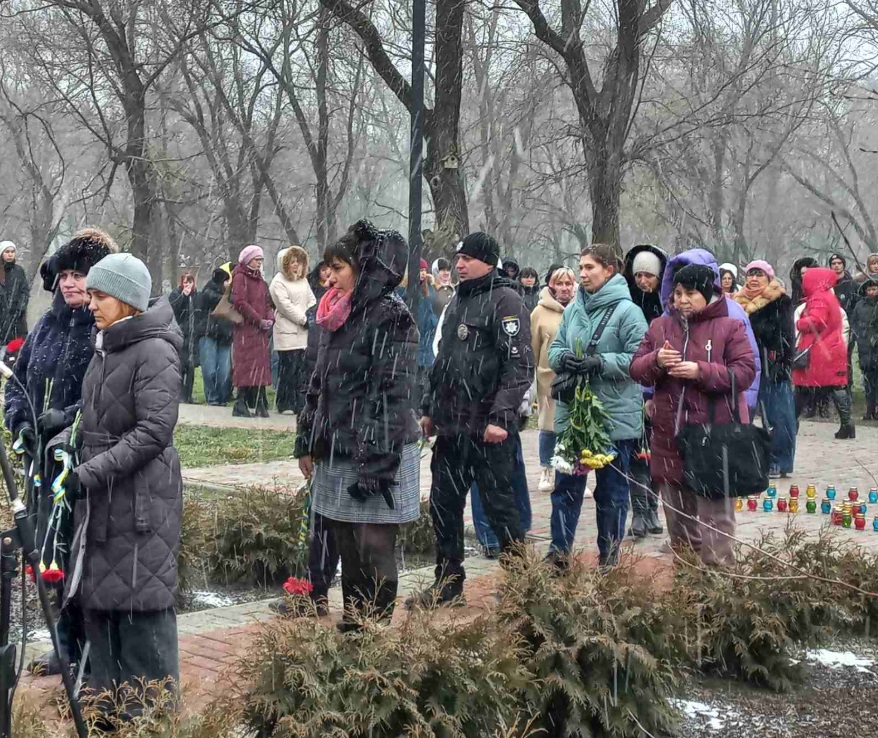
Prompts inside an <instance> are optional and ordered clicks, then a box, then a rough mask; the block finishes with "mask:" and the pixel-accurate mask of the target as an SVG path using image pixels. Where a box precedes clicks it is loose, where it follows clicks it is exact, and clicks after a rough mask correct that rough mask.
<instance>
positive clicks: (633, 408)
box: [549, 274, 648, 441]
mask: <svg viewBox="0 0 878 738" xmlns="http://www.w3.org/2000/svg"><path fill="white" fill-rule="evenodd" d="M613 305H615V306H616V309H615V310H614V311H613V316H612V317H611V318H610V322H609V323H608V324H607V326H606V328H604V332H603V334H602V335H601V337H600V340H599V341H598V344H597V347H596V348H595V351H594V353H595V355H597V356H600V357H601V359H602V360H603V368H602V370H601V372H600V373H599V374H598V375H595V376H592V377H591V380H590V384H591V389H592V391H593V392H594V393H595V395H597V397H598V399H599V400H600V401H601V402H602V403H603V405H604V408H605V409H606V411H607V413H608V414H609V416H610V420H609V423H608V426H607V432H608V433H609V436H610V439H611V440H613V441H621V440H624V439H626V438H640V437H641V435H642V434H643V397H642V395H641V387H640V385H639V384H637V382H635V381H634V380H633V379H631V374H630V373H629V371H628V368H629V367H630V366H631V359H632V357H633V356H634V352H635V351H637V349H638V348H639V346H640V342H641V341H642V340H643V336H644V335H645V334H646V329H647V327H648V326H647V323H646V318H644V317H643V311H642V310H641V309H640V308H639V307H637V305H635V304H634V303H633V302H632V301H631V293H630V292H629V290H628V283H627V282H626V281H625V278H624V277H623V276H622V275H621V274H614V275H613V276H612V277H611V278H610V279H609V280H608V281H607V282H606V283H605V284H604V285H603V287H601V288H600V289H599V290H598V291H597V292H595V293H589V292H586V291H585V290H584V289H582V288H581V287H580V288H579V289H578V290H577V292H576V297H575V298H574V300H573V302H572V303H570V305H568V306H567V309H566V310H565V311H564V317H563V318H562V319H561V327H560V328H559V329H558V334H557V335H556V336H555V340H554V341H553V342H552V345H551V346H550V347H549V364H550V365H551V367H552V369H554V370H555V371H556V372H557V371H559V370H560V368H561V366H560V365H561V357H562V356H563V355H564V354H565V353H567V352H568V351H573V352H575V351H576V345H577V342H581V346H582V351H583V352H584V351H585V350H586V348H587V347H588V343H589V341H591V337H592V334H593V333H594V332H595V330H596V329H597V327H598V323H600V322H601V318H602V317H603V316H604V313H605V312H606V311H607V309H609V308H610V307H611V306H613ZM568 416H569V411H568V408H567V405H566V404H565V403H563V402H559V403H558V404H557V405H556V407H555V432H556V433H560V432H561V431H563V430H564V429H565V428H566V427H567V422H568Z"/></svg>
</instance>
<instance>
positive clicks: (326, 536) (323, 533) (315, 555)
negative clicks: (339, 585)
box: [308, 513, 339, 602]
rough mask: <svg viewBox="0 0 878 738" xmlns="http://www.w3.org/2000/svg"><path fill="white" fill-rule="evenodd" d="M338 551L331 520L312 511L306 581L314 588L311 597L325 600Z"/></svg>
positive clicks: (337, 559) (335, 567)
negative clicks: (312, 519) (312, 521)
mask: <svg viewBox="0 0 878 738" xmlns="http://www.w3.org/2000/svg"><path fill="white" fill-rule="evenodd" d="M338 561H339V553H338V546H337V545H336V543H335V535H334V534H333V531H332V521H331V520H327V519H326V518H324V517H323V516H322V515H319V514H318V513H314V523H313V527H312V529H311V546H310V547H309V549H308V581H310V582H311V586H312V587H313V588H314V589H313V590H312V592H311V599H312V600H314V601H315V602H317V601H319V600H325V599H326V598H327V596H328V595H329V588H330V587H331V586H332V580H333V579H334V578H335V572H336V570H337V569H338Z"/></svg>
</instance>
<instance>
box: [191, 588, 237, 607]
mask: <svg viewBox="0 0 878 738" xmlns="http://www.w3.org/2000/svg"><path fill="white" fill-rule="evenodd" d="M192 601H193V602H197V603H198V604H199V605H204V606H205V607H211V608H213V607H229V606H231V605H234V604H235V600H234V599H232V598H231V597H229V596H228V595H224V594H220V593H219V592H205V591H197V592H193V593H192Z"/></svg>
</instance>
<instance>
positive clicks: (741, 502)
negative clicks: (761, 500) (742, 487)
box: [735, 497, 744, 512]
mask: <svg viewBox="0 0 878 738" xmlns="http://www.w3.org/2000/svg"><path fill="white" fill-rule="evenodd" d="M743 509H744V500H742V499H741V498H740V497H738V498H737V499H736V500H735V510H737V511H738V512H741V510H743Z"/></svg>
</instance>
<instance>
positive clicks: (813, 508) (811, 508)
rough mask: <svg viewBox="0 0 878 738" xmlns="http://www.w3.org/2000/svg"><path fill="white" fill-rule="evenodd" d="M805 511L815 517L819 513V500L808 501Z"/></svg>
mask: <svg viewBox="0 0 878 738" xmlns="http://www.w3.org/2000/svg"><path fill="white" fill-rule="evenodd" d="M805 509H806V510H807V511H808V514H809V515H813V514H814V513H816V512H817V500H808V501H807V502H806V503H805Z"/></svg>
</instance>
